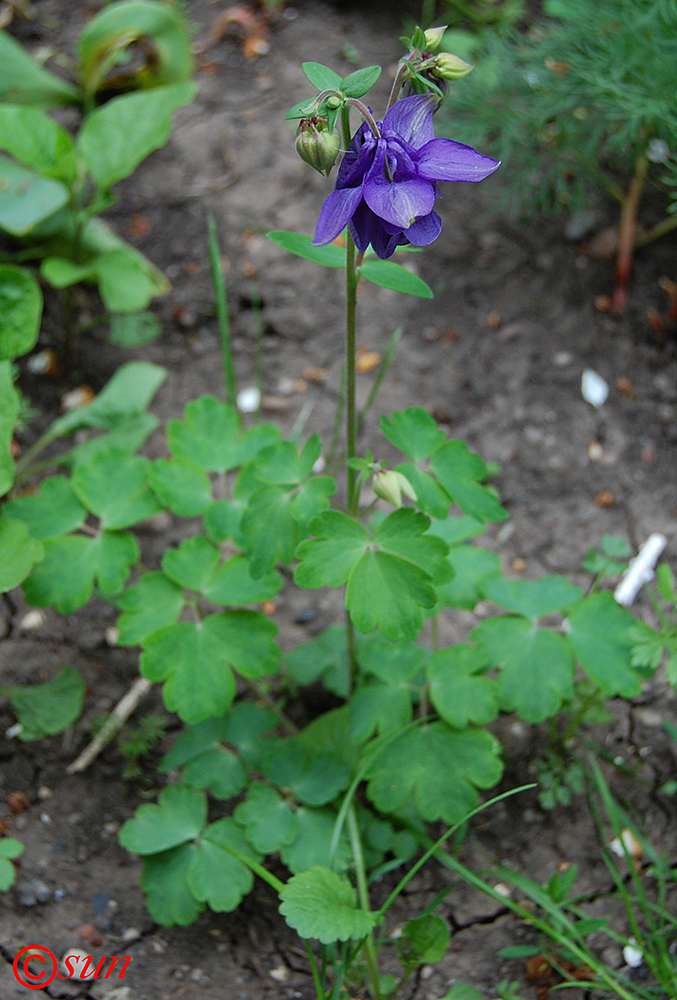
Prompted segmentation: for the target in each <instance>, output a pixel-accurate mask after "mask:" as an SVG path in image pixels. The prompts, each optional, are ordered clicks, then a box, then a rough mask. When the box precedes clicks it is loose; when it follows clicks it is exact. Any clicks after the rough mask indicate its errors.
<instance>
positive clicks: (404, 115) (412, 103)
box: [383, 94, 438, 149]
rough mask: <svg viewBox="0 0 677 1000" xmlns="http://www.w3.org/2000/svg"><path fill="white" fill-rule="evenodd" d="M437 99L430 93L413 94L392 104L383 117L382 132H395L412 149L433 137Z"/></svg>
mask: <svg viewBox="0 0 677 1000" xmlns="http://www.w3.org/2000/svg"><path fill="white" fill-rule="evenodd" d="M437 103H438V99H437V98H436V97H434V96H433V95H432V94H415V95H414V96H413V97H405V98H404V100H402V101H398V102H397V103H396V104H393V106H392V108H391V109H390V111H388V112H386V116H385V118H384V119H383V132H384V134H387V133H388V132H395V133H396V134H397V135H398V136H400V137H401V138H402V139H404V141H405V142H408V143H409V144H410V145H411V146H413V147H414V149H418V148H419V146H423V145H425V143H427V142H430V140H431V139H434V138H435V129H434V128H433V109H434V108H435V106H436V105H437Z"/></svg>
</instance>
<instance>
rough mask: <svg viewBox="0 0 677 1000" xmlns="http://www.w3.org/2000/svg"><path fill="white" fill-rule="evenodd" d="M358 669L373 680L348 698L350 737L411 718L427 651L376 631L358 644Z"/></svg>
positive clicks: (396, 725)
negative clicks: (394, 641) (393, 640)
mask: <svg viewBox="0 0 677 1000" xmlns="http://www.w3.org/2000/svg"><path fill="white" fill-rule="evenodd" d="M357 655H358V660H359V664H360V671H361V673H362V674H364V675H368V676H369V675H370V676H371V678H378V682H376V683H375V682H374V681H373V680H372V681H370V682H369V683H367V684H366V685H365V686H364V687H360V688H358V690H357V691H356V692H355V693H354V694H353V696H352V698H351V699H350V738H351V741H352V742H355V743H360V742H364V741H365V740H367V739H368V738H369V737H370V736H371V735H372V734H373V733H374V732H378V733H385V732H388V731H390V730H392V729H397V728H400V727H401V726H405V725H406V724H407V723H408V722H410V721H411V714H412V695H413V693H414V692H418V691H419V690H420V689H421V687H422V686H423V683H424V680H423V667H424V664H425V660H426V658H427V656H428V651H427V650H425V649H423V648H422V647H421V646H418V645H415V644H414V643H401V642H400V643H393V642H388V640H387V639H385V638H384V637H383V636H381V635H379V634H378V633H373V634H372V635H370V636H367V637H366V638H363V639H361V640H360V642H359V643H358V646H357Z"/></svg>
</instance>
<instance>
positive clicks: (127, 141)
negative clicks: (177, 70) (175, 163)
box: [76, 83, 197, 189]
mask: <svg viewBox="0 0 677 1000" xmlns="http://www.w3.org/2000/svg"><path fill="white" fill-rule="evenodd" d="M196 93H197V85H196V84H194V83H175V84H170V85H169V86H165V87H154V88H153V89H152V90H144V91H137V92H136V93H131V94H123V95H122V96H121V97H114V98H113V99H112V100H111V101H107V102H106V103H105V104H104V105H102V106H101V107H100V108H97V109H96V110H95V111H92V112H91V114H89V115H87V117H86V118H85V121H84V124H83V125H82V128H81V129H80V131H79V133H78V137H77V140H76V146H77V150H78V153H79V155H80V157H81V158H82V161H83V163H84V165H85V167H86V168H87V170H88V171H89V173H90V174H91V175H92V177H93V179H94V183H95V184H96V185H97V187H99V188H103V189H105V188H109V187H110V186H111V185H112V184H115V182H116V181H120V180H122V179H123V178H124V177H129V175H130V174H132V173H133V172H134V170H136V168H137V167H138V165H139V164H140V163H141V161H142V160H145V158H146V157H147V156H148V155H149V154H150V153H152V152H153V151H154V150H156V149H159V148H160V147H161V146H164V145H165V143H166V142H167V140H168V139H169V135H170V132H171V130H172V115H173V114H174V112H175V111H176V109H177V108H180V107H181V105H182V104H189V103H190V102H191V101H192V100H193V98H194V97H195V94H196Z"/></svg>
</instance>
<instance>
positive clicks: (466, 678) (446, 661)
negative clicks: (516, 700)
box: [427, 643, 499, 729]
mask: <svg viewBox="0 0 677 1000" xmlns="http://www.w3.org/2000/svg"><path fill="white" fill-rule="evenodd" d="M488 667H489V661H488V658H487V656H486V655H485V654H484V653H483V652H482V651H481V650H479V649H476V648H474V647H473V646H468V645H465V644H463V643H460V644H458V645H456V646H450V647H449V648H448V649H442V650H440V651H439V652H437V653H433V655H432V656H431V658H430V660H429V662H428V668H427V672H428V681H429V683H430V700H431V702H432V703H433V705H434V706H435V708H436V709H437V711H438V712H439V714H440V715H441V716H442V718H443V719H444V720H445V721H446V722H448V723H449V724H450V725H452V726H454V727H455V728H456V729H463V728H464V727H465V726H468V725H469V724H470V723H474V724H475V725H477V726H484V725H486V724H487V723H488V722H491V721H492V720H493V719H495V718H496V716H497V715H498V708H499V699H498V685H497V684H496V681H495V680H493V678H490V677H484V676H483V674H484V673H485V672H486V670H487V669H488Z"/></svg>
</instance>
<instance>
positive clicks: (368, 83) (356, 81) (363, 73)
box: [306, 66, 381, 97]
mask: <svg viewBox="0 0 677 1000" xmlns="http://www.w3.org/2000/svg"><path fill="white" fill-rule="evenodd" d="M306 75H307V74H306ZM380 75H381V67H380V66H365V68H364V69H358V70H356V71H355V72H354V73H350V74H349V75H348V76H344V78H343V80H342V81H341V85H340V86H341V93H342V94H345V96H346V97H363V96H364V95H365V94H366V93H367V92H368V91H370V90H371V88H372V87H373V86H374V84H375V83H376V81H377V80H378V78H379V77H380ZM311 82H312V81H311Z"/></svg>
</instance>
